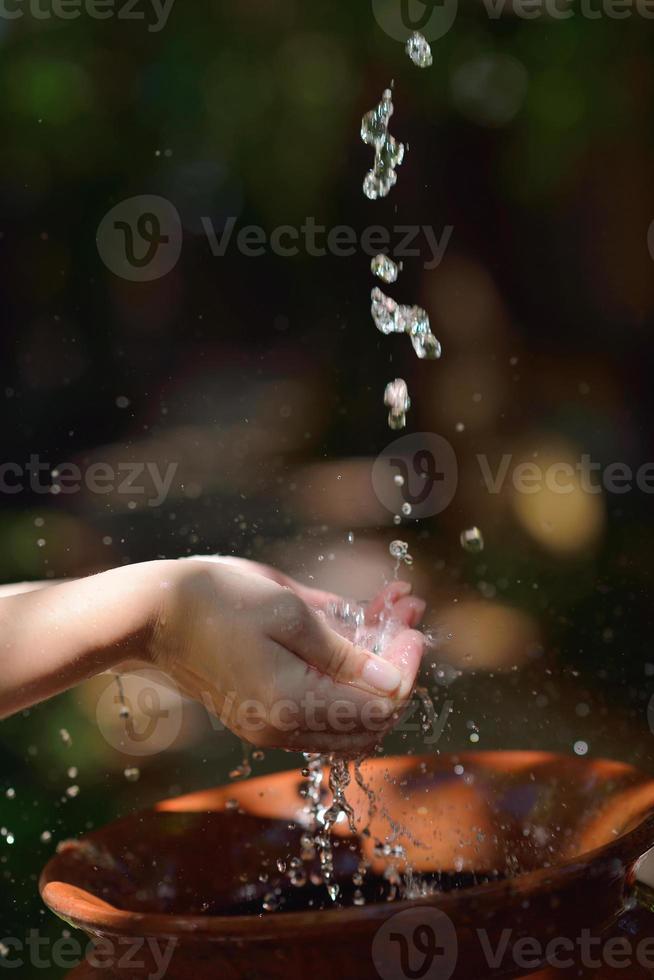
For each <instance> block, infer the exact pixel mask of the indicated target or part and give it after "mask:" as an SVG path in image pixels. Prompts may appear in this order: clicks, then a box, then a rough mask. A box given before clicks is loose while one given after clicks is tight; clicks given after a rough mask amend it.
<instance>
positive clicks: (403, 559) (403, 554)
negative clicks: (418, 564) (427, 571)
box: [388, 541, 413, 578]
mask: <svg viewBox="0 0 654 980" xmlns="http://www.w3.org/2000/svg"><path fill="white" fill-rule="evenodd" d="M388 550H389V552H390V555H391V558H394V559H395V578H397V576H398V573H399V571H400V565H408V566H411V565H413V558H412V557H411V555H410V554H409V545H408V544H407V543H406V541H391V543H390V545H389V546H388Z"/></svg>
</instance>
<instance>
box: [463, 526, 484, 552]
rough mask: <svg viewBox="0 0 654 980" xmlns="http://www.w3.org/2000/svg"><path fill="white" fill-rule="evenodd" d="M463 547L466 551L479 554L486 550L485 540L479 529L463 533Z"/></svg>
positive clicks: (469, 529)
mask: <svg viewBox="0 0 654 980" xmlns="http://www.w3.org/2000/svg"><path fill="white" fill-rule="evenodd" d="M461 547H462V548H463V549H464V551H471V552H473V553H477V552H480V551H483V550H484V538H483V535H482V533H481V531H480V530H479V528H478V527H471V528H468V529H467V530H466V531H462V532H461Z"/></svg>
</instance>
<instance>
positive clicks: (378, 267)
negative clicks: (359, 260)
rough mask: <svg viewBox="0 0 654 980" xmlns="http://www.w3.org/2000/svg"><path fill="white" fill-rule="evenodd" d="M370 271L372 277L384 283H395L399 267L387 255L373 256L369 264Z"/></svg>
mask: <svg viewBox="0 0 654 980" xmlns="http://www.w3.org/2000/svg"><path fill="white" fill-rule="evenodd" d="M370 269H371V271H372V274H373V275H374V276H377V278H378V279H381V280H382V281H383V282H386V283H392V282H397V277H398V275H399V272H400V266H398V264H397V263H396V262H393V259H391V258H389V256H388V255H375V257H374V259H373V260H372V262H371V263H370Z"/></svg>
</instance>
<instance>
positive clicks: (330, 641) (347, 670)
mask: <svg viewBox="0 0 654 980" xmlns="http://www.w3.org/2000/svg"><path fill="white" fill-rule="evenodd" d="M300 612H301V614H300V615H299V616H298V617H297V620H296V622H295V623H294V628H293V629H289V628H288V623H287V624H286V626H285V627H284V626H282V625H281V624H279V625H277V624H273V628H272V629H271V631H270V635H271V637H272V639H273V640H276V641H277V642H278V643H280V644H281V645H282V646H284V647H285V648H286V649H287V650H289V651H290V652H291V653H294V654H295V655H296V656H297V657H299V658H300V659H301V660H303V661H304V662H305V663H306V664H308V666H310V667H313V668H314V669H316V670H318V671H320V673H322V674H325V675H326V676H327V677H329V678H330V679H331V680H332V681H334V683H335V684H349V685H351V686H353V687H357V688H360V689H361V690H364V691H368V692H371V693H374V694H377V695H382V696H384V697H389V696H392V695H393V694H395V693H396V692H398V691H399V690H400V688H401V687H402V686H403V680H404V678H403V671H402V670H401V669H400V667H399V666H396V665H395V664H394V663H392V662H390V661H387V660H384V659H383V658H382V657H379V656H376V655H375V654H373V653H369V652H368V651H367V650H362V649H361V648H360V647H357V646H355V645H354V644H353V643H350V641H349V640H346V639H345V637H343V636H341V635H340V634H339V633H337V632H336V631H335V630H332V629H330V628H329V626H327V624H326V623H324V622H322V621H321V620H320V619H319V618H318V616H316V614H315V613H314V612H313V611H312V610H311V609H309V607H308V606H305V605H304V604H302V609H301V610H300Z"/></svg>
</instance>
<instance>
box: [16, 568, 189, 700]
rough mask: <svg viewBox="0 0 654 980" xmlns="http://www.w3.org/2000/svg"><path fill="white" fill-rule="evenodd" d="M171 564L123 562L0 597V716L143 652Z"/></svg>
mask: <svg viewBox="0 0 654 980" xmlns="http://www.w3.org/2000/svg"><path fill="white" fill-rule="evenodd" d="M174 565H175V563H174V562H152V563H150V564H148V565H134V566H127V567H125V568H118V569H114V570H112V571H109V572H103V573H102V574H100V575H94V576H91V577H89V578H86V579H78V580H75V581H73V582H67V583H64V584H61V585H55V586H52V587H51V588H47V589H42V590H38V591H32V592H27V593H23V594H19V595H12V596H9V597H7V598H0V717H1V716H6V715H8V714H11V713H12V712H14V711H18V710H20V709H21V708H24V707H27V706H28V705H31V704H34V703H35V702H37V701H42V700H44V699H45V698H48V697H51V696H52V695H54V694H58V693H59V692H60V691H63V690H66V689H67V688H70V687H73V686H74V685H75V684H78V683H79V682H80V681H83V680H86V679H87V678H89V677H92V676H94V675H95V674H98V673H101V672H102V671H104V670H109V669H111V668H112V667H115V666H116V665H118V664H120V663H121V662H122V661H124V660H128V659H130V660H135V659H136V660H147V658H148V656H149V646H150V642H149V641H150V636H151V632H152V628H153V625H154V622H155V620H156V616H157V611H158V608H159V600H160V595H161V590H162V588H165V583H166V580H167V577H168V576H169V575H171V574H172V572H173V567H174Z"/></svg>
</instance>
